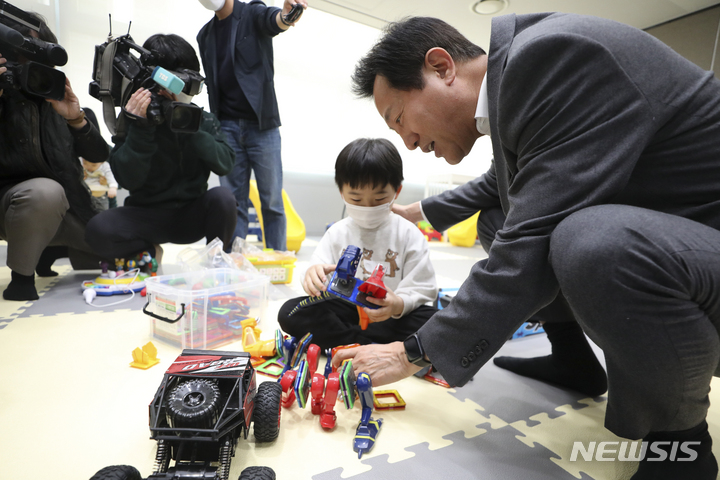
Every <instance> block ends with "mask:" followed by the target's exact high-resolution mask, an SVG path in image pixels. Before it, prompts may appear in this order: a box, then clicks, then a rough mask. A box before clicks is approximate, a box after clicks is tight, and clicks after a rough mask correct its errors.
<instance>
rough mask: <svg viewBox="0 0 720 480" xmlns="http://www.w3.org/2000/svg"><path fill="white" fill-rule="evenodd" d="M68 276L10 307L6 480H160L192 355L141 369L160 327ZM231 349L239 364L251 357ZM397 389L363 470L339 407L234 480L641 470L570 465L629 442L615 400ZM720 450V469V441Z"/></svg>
mask: <svg viewBox="0 0 720 480" xmlns="http://www.w3.org/2000/svg"><path fill="white" fill-rule="evenodd" d="M304 246H305V245H304ZM472 250H473V249H464V248H461V247H447V246H445V245H443V244H434V245H431V251H432V252H433V254H432V257H431V258H432V259H433V261H434V262H435V263H436V264H438V265H442V267H440V268H437V270H438V271H439V272H440V271H441V273H442V275H443V278H445V279H447V280H448V281H455V282H458V284H459V283H460V282H461V281H462V278H458V275H457V274H454V273H453V272H452V271H451V270H449V269H447V270H443V268H445V266H446V265H447V262H458V263H463V265H464V266H466V267H467V269H468V270H469V268H470V265H471V263H472V262H473V261H476V260H477V256H478V254H477V252H472V255H464V252H465V251H472ZM311 253H312V249H306V248H303V250H302V251H301V255H300V256H299V258H298V268H300V269H302V268H303V264H305V265H307V262H308V260H309V257H310V255H311ZM166 258H168V257H166ZM438 259H441V260H440V261H438ZM305 268H306V267H305ZM463 268H465V267H463ZM55 270H56V271H58V272H59V273H60V275H59V277H54V278H49V279H38V282H37V285H38V291H39V292H41V295H42V297H41V300H40V301H38V302H17V303H16V302H4V301H0V318H2V319H3V320H0V378H2V379H3V382H0V425H2V428H1V429H0V444H1V445H2V447H3V448H0V464H2V465H3V468H2V471H3V475H2V476H3V478H5V477H7V478H17V479H25V478H28V479H29V478H53V479H55V480H71V479H72V480H77V479H81V480H82V479H89V478H90V477H91V476H92V475H93V474H94V473H95V472H96V471H98V470H99V469H101V468H103V467H105V466H108V465H116V464H130V465H134V466H135V467H136V468H138V469H139V470H140V472H141V473H142V474H143V476H144V477H147V476H148V475H149V474H150V473H152V467H153V461H154V455H155V442H154V441H152V440H150V439H149V436H150V432H149V429H148V425H147V420H148V404H149V402H150V400H151V399H152V396H153V394H154V393H155V390H156V389H157V387H158V386H159V384H160V381H161V379H162V375H163V373H164V371H165V370H166V369H167V367H168V366H169V365H170V363H171V362H172V360H173V359H174V358H175V357H176V356H177V355H178V354H179V350H178V349H175V348H174V347H170V346H167V345H166V344H164V343H162V342H154V344H155V345H156V347H157V349H158V354H157V356H158V358H159V359H160V364H159V365H157V366H154V367H152V368H150V369H148V370H139V369H134V368H131V367H129V366H128V364H129V362H130V361H131V360H132V351H133V350H134V349H135V348H137V347H141V346H143V345H144V344H145V343H147V341H148V340H149V339H150V337H149V335H150V329H149V319H148V317H147V316H145V315H144V314H143V313H142V312H141V311H140V310H141V308H142V304H143V300H142V299H137V300H138V302H135V301H133V302H127V304H125V305H124V306H122V307H123V308H120V306H119V307H114V308H109V309H95V308H92V307H89V306H87V305H86V304H85V302H84V300H83V298H82V295H80V292H79V290H80V289H79V285H80V282H79V281H78V276H80V277H82V276H83V275H82V272H81V273H78V272H73V271H72V270H70V268H69V266H62V265H60V266H58V265H56V267H55ZM301 278H302V276H301V275H296V276H295V279H294V280H293V282H292V284H289V285H287V286H284V287H285V289H286V291H285V294H286V295H287V297H291V296H297V295H302V289H301V288H300V286H299V281H300V279H301ZM9 279H10V273H9V270H8V269H7V268H6V267H0V288H3V287H2V285H3V283H2V282H3V281H5V282H6V283H7V282H8V281H9ZM444 284H448V282H447V281H445V282H444ZM287 297H286V298H282V299H276V300H273V301H271V302H270V305H269V308H268V315H269V317H268V318H267V319H264V321H263V328H264V329H266V330H267V332H274V329H275V328H276V327H277V324H276V322H275V320H274V318H275V315H276V312H277V310H278V309H279V308H280V305H282V303H283V302H284V301H285V300H286V299H287ZM267 332H266V333H267ZM268 338H269V337H268ZM224 349H230V350H232V349H238V350H239V349H240V343H239V342H237V343H236V344H230V345H229V346H227V347H224ZM548 351H549V344H548V343H547V339H546V338H545V336H544V335H542V334H541V335H536V336H533V337H527V338H523V339H518V340H513V341H512V342H508V343H507V344H506V345H505V346H504V347H503V349H501V351H500V352H499V355H518V356H527V357H532V356H538V355H546V354H547V353H548ZM324 362H325V360H324V358H323V359H322V360H321V367H324ZM258 378H259V381H273V380H271V379H270V378H269V377H262V376H260V377H258ZM713 387H715V391H713V392H711V401H713V405H714V404H715V403H716V400H717V402H720V383H717V379H716V381H715V382H714V383H713ZM383 388H392V389H396V390H398V392H399V393H400V394H401V395H402V397H403V399H404V400H405V401H406V402H407V407H406V409H405V410H398V411H383V412H377V411H376V412H373V416H374V417H376V418H377V417H380V418H383V420H384V424H383V427H382V431H381V432H380V434H379V436H378V439H377V443H376V445H375V448H374V449H373V451H371V452H370V453H369V454H365V455H363V457H362V459H358V458H357V454H356V453H355V452H353V449H352V438H353V435H354V432H355V428H356V426H357V422H358V420H359V419H360V408H359V406H356V407H355V408H354V409H352V410H346V409H345V408H344V406H342V402H338V403H336V411H337V415H338V421H337V426H336V427H335V429H334V430H333V431H330V432H326V431H323V429H322V428H321V427H320V425H319V422H318V418H317V417H315V416H313V415H312V414H311V412H310V410H309V408H306V409H304V410H301V409H299V408H298V406H297V404H295V405H293V407H292V408H290V409H287V410H283V412H282V420H281V433H280V437H279V438H278V440H277V441H275V442H273V443H272V444H270V445H262V444H256V443H255V441H254V438H253V435H252V433H251V434H250V436H249V437H248V439H247V440H243V439H241V440H240V441H239V443H238V446H237V451H236V455H235V458H234V460H233V464H232V471H231V475H230V477H231V478H237V477H238V476H239V474H240V472H241V471H242V470H243V469H244V468H245V467H246V466H250V465H266V466H270V467H272V468H273V469H274V470H275V471H276V473H277V478H278V479H280V480H285V479H287V480H290V479H293V480H294V479H315V480H335V479H358V480H365V479H373V480H374V479H393V480H395V479H399V480H405V479H407V480H418V479H425V478H453V479H478V478H487V479H493V480H496V479H509V480H515V479H521V478H522V479H525V478H527V479H533V480H535V479H539V480H544V479H547V480H550V479H568V480H570V479H573V478H576V479H583V480H588V479H596V480H601V479H602V480H605V479H615V478H617V479H620V480H625V479H628V478H629V477H630V476H631V475H632V473H633V471H634V469H635V465H634V464H632V463H622V462H595V461H592V462H585V461H583V460H582V459H581V458H578V461H576V462H571V461H570V459H569V457H570V452H571V449H572V444H573V442H574V441H584V442H588V441H596V442H601V441H618V440H619V439H618V438H617V437H615V436H614V435H612V434H611V433H610V432H608V431H607V430H605V429H604V428H603V417H604V413H605V405H606V400H605V397H599V398H596V399H589V398H583V397H582V396H580V395H578V394H574V393H572V392H570V391H567V390H564V389H562V388H557V387H554V386H551V385H547V384H544V383H542V382H537V381H533V380H530V379H525V378H523V377H519V376H517V375H514V374H512V373H509V372H507V371H504V370H501V369H498V368H497V367H495V366H494V365H492V364H488V365H487V366H486V367H484V368H483V369H482V370H481V371H480V372H479V373H478V374H477V375H476V376H475V378H474V379H473V380H472V381H471V382H469V383H468V384H467V385H466V386H464V387H463V388H458V389H446V388H443V387H440V386H436V385H433V384H431V383H429V382H426V381H424V380H421V379H418V378H415V377H411V378H408V379H405V380H402V381H401V382H398V383H396V384H393V385H389V386H387V387H383ZM714 410H716V407H713V408H711V413H710V416H709V418H708V423H709V424H710V431H711V433H712V434H713V435H714V436H715V438H716V439H720V414H716V413H715V412H714ZM715 445H716V447H715V450H716V451H715V454H716V455H717V456H718V457H720V447H719V446H720V441H716V443H715ZM29 471H32V472H33V473H32V474H28V472H29Z"/></svg>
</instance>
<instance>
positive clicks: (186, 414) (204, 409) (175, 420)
mask: <svg viewBox="0 0 720 480" xmlns="http://www.w3.org/2000/svg"><path fill="white" fill-rule="evenodd" d="M167 406H168V413H169V415H170V423H171V426H172V427H173V428H204V429H208V428H213V427H214V426H215V423H216V422H217V420H218V416H219V415H220V407H221V405H220V388H219V387H218V385H217V383H216V382H214V381H212V380H205V379H192V380H188V381H187V382H182V383H179V384H178V385H177V386H176V387H175V388H173V389H172V391H171V392H170V396H169V399H168V403H167Z"/></svg>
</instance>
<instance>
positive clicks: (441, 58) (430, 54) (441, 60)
mask: <svg viewBox="0 0 720 480" xmlns="http://www.w3.org/2000/svg"><path fill="white" fill-rule="evenodd" d="M424 68H425V69H426V70H427V71H428V72H431V73H432V74H433V75H437V76H438V77H440V78H441V79H443V81H445V83H447V84H448V85H450V84H452V83H453V81H455V74H456V70H455V61H454V60H453V58H452V57H451V56H450V54H449V53H448V51H447V50H445V49H444V48H440V47H434V48H431V49H430V50H428V51H427V53H426V54H425V66H424Z"/></svg>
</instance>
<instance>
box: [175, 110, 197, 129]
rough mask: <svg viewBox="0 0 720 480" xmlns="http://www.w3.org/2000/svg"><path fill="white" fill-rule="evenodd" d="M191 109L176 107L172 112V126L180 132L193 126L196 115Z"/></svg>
mask: <svg viewBox="0 0 720 480" xmlns="http://www.w3.org/2000/svg"><path fill="white" fill-rule="evenodd" d="M193 113H194V112H193V111H192V110H191V109H189V108H186V107H185V108H184V107H182V106H176V107H175V108H173V111H172V120H171V125H172V127H173V128H176V129H178V130H187V129H188V128H190V126H191V125H192V124H193V121H194V120H195V115H193Z"/></svg>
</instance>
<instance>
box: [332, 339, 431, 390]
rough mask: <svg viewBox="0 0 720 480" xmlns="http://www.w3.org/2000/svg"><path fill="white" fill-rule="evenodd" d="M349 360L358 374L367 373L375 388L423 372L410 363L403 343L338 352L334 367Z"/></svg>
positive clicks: (334, 359) (333, 361) (347, 349)
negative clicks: (350, 359)
mask: <svg viewBox="0 0 720 480" xmlns="http://www.w3.org/2000/svg"><path fill="white" fill-rule="evenodd" d="M347 358H352V362H353V370H354V371H355V373H356V374H357V373H360V372H365V373H367V374H368V375H370V378H371V379H372V383H373V386H374V387H379V386H380V385H387V384H388V383H393V382H397V381H398V380H402V379H403V378H405V377H409V376H410V375H413V374H414V373H417V372H419V371H420V370H422V369H421V368H420V367H418V366H417V365H413V364H412V363H410V362H408V360H407V356H406V355H405V347H404V346H403V343H402V342H394V343H390V344H387V345H381V344H373V345H363V346H362V347H355V348H346V349H342V350H338V351H337V353H335V356H334V357H333V359H332V365H333V367H336V368H337V367H339V366H340V364H341V363H342V362H343V360H345V359H347Z"/></svg>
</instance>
